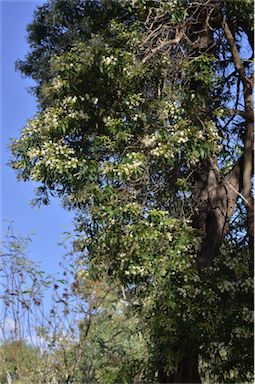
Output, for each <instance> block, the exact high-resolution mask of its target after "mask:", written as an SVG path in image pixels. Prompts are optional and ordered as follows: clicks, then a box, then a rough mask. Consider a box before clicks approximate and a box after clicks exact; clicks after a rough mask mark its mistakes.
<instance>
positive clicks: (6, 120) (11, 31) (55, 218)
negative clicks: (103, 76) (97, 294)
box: [0, 0, 73, 273]
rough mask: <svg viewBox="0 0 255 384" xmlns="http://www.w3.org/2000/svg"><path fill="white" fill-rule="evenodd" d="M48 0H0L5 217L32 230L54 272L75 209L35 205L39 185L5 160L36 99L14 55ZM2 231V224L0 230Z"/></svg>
mask: <svg viewBox="0 0 255 384" xmlns="http://www.w3.org/2000/svg"><path fill="white" fill-rule="evenodd" d="M43 3H44V1H12V0H6V1H3V0H0V5H1V165H2V166H1V222H2V223H3V222H4V221H5V220H7V221H13V222H14V224H13V228H14V231H15V233H20V234H22V235H30V234H32V233H35V234H34V235H33V236H32V239H33V241H32V244H31V247H30V251H31V253H30V256H31V257H32V258H33V259H34V260H36V261H41V263H42V268H43V269H44V270H45V271H46V272H47V273H56V272H57V271H58V270H59V267H58V263H59V261H60V258H61V255H62V254H63V252H64V251H63V249H61V247H58V246H57V243H58V242H59V241H61V239H62V236H61V234H62V233H63V232H64V231H68V230H71V229H72V218H73V215H72V214H71V213H70V212H67V211H65V210H64V209H63V208H62V207H61V206H60V203H59V201H58V200H54V201H52V202H51V204H50V205H49V206H44V207H41V208H40V209H37V208H32V207H31V206H30V205H29V201H31V200H32V198H33V196H34V194H33V190H34V187H35V185H34V184H33V183H32V182H26V183H24V182H18V181H17V179H16V175H15V173H14V171H13V170H12V169H11V168H10V167H8V166H7V162H8V159H9V158H10V153H9V152H8V151H7V149H6V147H7V145H8V143H9V139H10V137H18V136H19V134H20V130H21V128H22V127H23V126H24V125H25V122H26V120H27V119H29V118H31V117H32V116H33V115H34V113H35V111H36V100H35V98H34V97H33V96H32V95H31V94H29V93H28V91H27V88H28V87H30V86H31V85H32V84H33V83H32V81H31V80H30V79H22V77H21V74H20V73H18V72H15V61H16V60H17V59H18V58H21V59H22V58H24V56H25V54H26V53H27V52H28V48H29V47H28V44H27V41H26V26H27V24H28V23H29V22H31V20H32V17H33V11H34V10H35V9H36V6H37V5H40V4H43ZM1 232H2V233H3V232H4V225H3V224H2V230H1Z"/></svg>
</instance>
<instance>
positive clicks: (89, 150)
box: [11, 0, 252, 382]
mask: <svg viewBox="0 0 255 384" xmlns="http://www.w3.org/2000/svg"><path fill="white" fill-rule="evenodd" d="M64 3H65V4H67V6H66V7H63V1H61V0H56V1H50V2H49V3H48V4H46V5H45V6H43V7H39V8H38V10H37V12H36V14H35V19H34V21H33V23H32V24H31V25H30V26H29V28H28V31H29V41H30V44H31V48H32V50H31V52H30V53H29V55H28V56H27V58H26V60H25V61H24V62H19V68H20V69H21V70H22V72H23V73H24V74H26V75H29V76H32V77H33V78H34V79H36V80H37V88H36V93H37V96H38V100H39V102H40V110H39V111H38V113H37V114H36V116H35V117H34V118H33V119H31V120H30V121H28V123H27V125H26V127H25V128H24V129H23V130H22V133H21V137H20V138H19V139H15V140H13V142H12V146H11V147H12V153H13V160H12V166H13V168H14V169H15V170H17V173H18V177H19V178H21V179H23V180H29V179H32V180H34V181H36V182H38V183H41V184H40V185H39V186H38V188H37V195H38V197H37V199H36V201H35V202H37V203H41V202H42V203H46V204H47V203H48V202H49V195H50V194H53V195H56V196H59V197H60V198H61V199H62V201H63V204H64V205H65V207H66V208H68V209H76V212H77V218H76V231H77V235H78V240H77V241H76V244H75V246H76V247H78V248H79V249H80V251H83V258H81V263H83V264H84V265H83V266H84V268H85V269H86V271H87V272H88V279H89V280H90V281H94V282H95V284H96V283H97V282H98V281H99V280H102V281H103V282H105V280H108V284H109V286H111V284H112V282H113V281H117V282H118V284H120V285H121V286H123V287H124V292H125V295H126V297H127V298H128V303H129V305H132V310H135V311H136V313H137V314H136V315H135V316H134V319H133V320H134V323H133V322H132V325H131V326H129V320H130V319H128V320H127V321H125V324H126V325H125V327H126V328H125V332H124V333H125V334H129V332H131V330H134V329H135V324H136V322H135V319H136V316H139V318H141V319H143V322H141V324H143V325H142V326H141V329H142V331H143V335H144V336H143V337H144V339H145V340H148V338H149V340H150V343H149V353H148V361H147V362H146V364H147V365H146V367H147V369H146V370H144V371H142V376H141V378H140V379H139V380H143V375H144V372H145V371H146V375H147V377H146V379H147V380H150V379H151V380H155V379H156V378H157V377H158V380H160V381H161V380H163V379H162V378H161V377H160V376H162V372H160V370H162V368H160V366H159V365H161V366H162V365H163V369H164V374H167V375H168V377H170V376H171V375H172V374H173V373H174V371H175V369H176V367H177V366H178V362H179V361H181V360H182V358H184V356H185V358H186V356H188V357H190V355H192V354H196V353H199V355H200V357H201V361H202V362H201V369H200V370H201V375H204V376H207V375H209V380H215V381H217V380H219V381H226V380H227V381H228V382H242V381H249V380H250V375H251V373H250V372H251V369H252V368H251V366H252V362H251V357H250V356H251V349H252V347H251V346H250V345H251V344H250V340H251V329H250V320H249V319H248V318H249V316H250V311H251V307H252V305H251V299H250V298H251V296H252V292H251V288H252V285H251V267H250V261H249V256H248V255H249V253H248V246H247V244H248V238H247V228H246V219H245V217H244V216H243V214H240V217H239V219H238V227H239V231H236V230H235V223H234V221H235V220H234V219H233V220H230V216H231V214H232V213H231V214H229V217H227V216H226V218H225V222H228V224H227V229H228V230H225V232H224V233H223V232H222V234H221V235H220V237H221V240H220V244H222V238H223V236H224V235H225V234H226V233H227V232H228V234H227V236H226V237H225V241H224V242H223V245H222V247H221V250H220V251H219V252H218V256H217V258H215V260H214V261H213V264H212V266H211V267H209V268H208V269H206V270H203V271H202V272H201V271H200V270H198V269H197V268H196V259H197V257H198V255H199V252H200V246H201V243H202V244H203V241H204V240H205V239H206V231H210V228H209V229H208V225H207V224H206V222H205V220H204V218H203V216H202V215H200V216H199V221H200V225H195V220H194V216H195V215H196V212H198V211H199V209H200V206H199V205H198V204H196V203H197V202H196V201H195V202H194V196H195V192H196V190H195V188H196V187H197V185H198V184H199V182H198V181H197V180H198V179H199V178H198V176H200V177H203V172H202V170H205V169H206V170H208V169H209V171H208V174H209V175H210V174H211V173H212V172H211V168H210V167H212V165H211V164H214V167H216V168H217V172H218V175H219V179H220V182H219V184H220V183H221V184H220V185H223V184H224V183H223V180H225V179H226V178H227V176H228V175H229V172H228V170H229V168H230V169H231V170H233V169H235V168H234V167H233V165H235V164H236V161H237V160H240V154H242V153H244V157H245V159H246V145H247V144H246V141H245V137H246V136H245V132H246V129H247V128H246V127H247V121H248V120H247V117H245V116H246V115H245V113H246V112H247V111H239V110H238V108H239V105H240V103H241V102H245V103H246V99H245V97H246V96H245V95H246V94H247V92H246V91H247V89H248V88H247V89H246V88H245V84H246V83H247V84H248V82H249V79H250V75H251V72H252V67H251V64H250V62H249V58H248V57H246V56H245V57H242V59H243V63H245V64H243V66H244V67H243V68H242V67H241V70H240V69H239V68H240V67H236V68H235V62H234V59H233V55H232V53H231V52H233V49H232V51H231V47H230V48H229V41H232V40H229V39H228V36H229V34H226V28H227V27H226V24H224V23H226V20H227V21H228V23H229V26H230V33H231V34H233V35H234V39H235V40H234V41H236V44H237V47H238V48H239V46H240V45H241V39H242V38H244V36H246V37H247V39H248V40H249V41H250V37H251V34H250V32H251V22H250V15H249V16H247V10H248V9H250V7H251V4H252V3H251V2H250V1H242V2H238V3H235V4H232V3H230V2H217V1H216V2H213V1H209V2H204V1H198V2H193V1H191V2H189V1H187V2H186V1H184V2H175V1H173V2H169V1H160V2H156V1H149V2H144V1H143V2H136V1H133V2H129V1H123V2H121V1H106V0H105V1H100V2H90V1H87V2H80V1H78V0H77V1H68V2H64ZM239 16H240V20H238V17H239ZM190 20H193V21H194V22H193V23H192V22H191V21H190ZM203 23H204V24H203ZM210 23H213V24H212V25H210ZM201 25H202V26H205V25H206V26H205V28H204V29H201V28H202V27H201ZM224 28H225V29H224ZM212 30H213V31H214V32H213V33H211V32H208V31H212ZM205 31H207V34H206V33H204V32H205ZM199 34H200V35H199ZM198 35H199V37H197V36H198ZM168 40H169V41H170V42H169V41H168ZM251 48H252V47H251ZM248 54H249V52H248ZM231 55H232V56H231ZM152 59H153V60H152ZM240 71H241V72H240ZM240 81H243V83H242V84H243V85H242V86H241V85H240ZM240 89H241V92H239V91H240ZM244 89H246V90H245V92H242V91H243V90H244ZM233 93H235V102H234V103H233V101H232V99H233ZM240 95H241V96H240ZM246 105H247V103H246ZM230 114H233V116H232V117H229V115H230ZM244 117H245V119H246V121H244ZM215 159H218V163H217V161H216V160H215ZM208 164H209V165H208ZM214 171H215V170H214ZM210 172H211V173H210ZM200 173H201V175H200ZM215 174H216V171H215ZM245 181H246V180H243V183H244V184H245ZM200 184H201V181H200ZM239 184H240V185H241V184H242V183H241V182H240V183H239ZM239 184H238V185H239ZM206 185H207V184H206ZM217 185H218V184H217ZM224 186H225V184H224ZM230 186H231V184H230ZM237 188H239V187H237ZM211 189H213V188H211ZM232 189H234V193H235V201H236V199H237V195H238V193H239V192H238V191H237V192H236V191H235V188H232ZM208 190H210V183H209V182H208ZM200 192H201V191H200ZM232 193H233V192H232ZM199 198H200V203H201V199H202V203H201V205H202V206H204V205H205V201H207V198H204V200H203V196H202V193H200V196H199ZM208 201H209V200H208ZM209 202H210V201H209ZM234 204H236V203H234ZM244 206H246V208H247V210H248V214H249V207H250V205H249V204H248V205H247V199H246V197H245V196H244V199H243V201H241V202H239V203H238V204H237V205H236V211H237V214H238V213H242V211H243V207H244ZM210 209H211V211H212V208H211V207H210ZM214 209H215V211H216V208H214ZM231 209H234V206H233V207H232V208H231ZM211 211H210V212H211ZM231 212H232V211H231ZM210 215H212V216H213V214H212V212H211V213H210ZM210 217H211V216H209V218H210ZM203 220H204V222H203ZM229 221H230V226H229ZM203 223H204V224H203ZM224 226H225V228H226V224H224ZM241 234H244V236H243V241H240V239H241V238H242V235H241ZM106 276H107V279H106ZM81 280H83V279H81ZM85 280H86V279H85ZM104 289H105V288H104ZM246 291H247V292H246ZM244 292H246V293H247V299H246V296H245V298H244ZM246 300H247V301H246ZM117 301H118V303H120V301H119V300H117ZM226 303H228V305H226ZM237 303H240V304H239V306H238V305H237ZM107 305H110V304H109V303H108V304H107ZM110 307H111V305H110ZM124 307H125V306H124ZM201 308H202V310H201ZM109 311H110V312H111V311H112V310H110V309H109V307H107V309H106V308H105V309H104V310H103V311H102V313H101V312H100V311H99V314H98V315H97V317H96V318H97V320H96V326H95V329H98V334H99V335H100V334H101V332H102V328H101V326H102V322H103V323H104V321H103V319H105V317H107V316H108V315H109ZM123 311H124V313H125V310H124V308H123ZM111 316H113V315H111ZM118 316H119V317H118V318H117V320H116V321H117V323H118V326H117V324H116V323H115V320H113V322H112V324H111V323H109V326H108V328H107V331H106V334H104V337H103V336H102V339H100V340H101V344H102V345H103V344H104V343H105V341H104V340H105V339H104V338H105V337H106V339H107V335H108V336H109V337H110V335H112V332H113V328H114V327H119V322H120V323H121V318H122V316H124V315H123V314H119V315H118ZM216 317H217V321H216ZM97 327H98V328H97ZM130 327H131V328H130ZM146 328H148V329H146ZM223 330H224V332H223ZM120 332H122V330H120ZM222 332H223V333H222ZM92 334H93V335H94V336H93V338H92V339H91V344H90V348H91V354H92V355H93V354H94V353H95V354H96V355H97V357H98V354H99V356H100V357H98V361H97V364H98V366H97V367H98V368H97V369H98V371H97V373H96V374H95V377H98V378H100V379H98V380H103V381H104V380H106V381H108V382H117V380H122V381H123V382H125V380H126V381H127V382H128V381H129V382H130V381H131V380H135V377H136V375H137V374H138V372H137V370H136V368H131V367H137V365H138V364H140V363H138V362H140V361H141V357H139V358H138V361H132V363H131V364H130V362H129V356H130V354H131V352H130V351H131V349H132V348H134V350H136V346H137V343H138V341H137V339H135V340H134V344H132V348H131V347H129V346H126V345H125V343H124V344H122V345H121V348H120V350H119V352H118V353H117V356H116V355H114V358H113V359H111V364H110V366H107V367H106V368H103V366H104V359H105V358H106V359H107V361H109V360H108V357H106V356H108V353H109V354H111V349H112V348H113V349H114V348H115V347H117V346H118V344H119V343H120V341H119V339H118V338H117V339H115V341H114V342H113V344H110V346H109V350H108V351H106V352H104V353H106V354H103V356H102V357H101V355H100V353H101V352H100V351H101V350H100V342H97V336H96V333H95V334H94V333H93V332H92ZM120 334H121V333H120ZM100 337H101V336H100ZM102 340H103V341H102ZM241 341H242V343H243V344H242V347H240V342H241ZM114 343H116V345H115V344H114ZM98 348H99V349H98ZM129 348H130V349H129ZM122 355H123V356H124V357H121V356H122ZM138 355H139V356H141V355H140V352H139V353H138ZM115 358H116V361H115V362H116V366H115V365H114V359H115ZM83 361H85V362H86V361H87V360H86V355H85V356H84V360H83ZM162 362H163V364H162ZM84 364H85V363H84ZM86 364H87V362H86ZM93 369H96V368H95V367H93ZM133 369H134V370H133ZM177 370H178V369H177ZM109 372H111V378H110V377H109ZM140 373H141V372H140ZM120 374H121V375H123V376H122V377H121V378H120V376H119V375H120ZM130 375H131V376H132V377H131V376H130ZM162 377H163V376H162ZM99 382H100V381H99Z"/></svg>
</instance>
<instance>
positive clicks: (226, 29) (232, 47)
mask: <svg viewBox="0 0 255 384" xmlns="http://www.w3.org/2000/svg"><path fill="white" fill-rule="evenodd" d="M222 26H223V29H224V32H225V36H226V38H227V41H228V43H229V45H230V50H231V53H232V57H233V60H234V64H235V67H236V69H237V71H238V73H239V75H240V77H241V79H242V82H243V85H244V87H247V85H248V84H250V85H252V86H253V83H252V82H251V80H250V79H249V78H248V77H247V76H246V74H245V71H244V67H243V62H242V60H241V58H240V55H239V52H238V49H237V46H236V42H235V39H234V37H233V35H232V32H231V31H230V29H229V26H228V23H227V21H226V17H224V19H223V23H222Z"/></svg>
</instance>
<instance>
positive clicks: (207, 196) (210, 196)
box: [193, 157, 243, 268]
mask: <svg viewBox="0 0 255 384" xmlns="http://www.w3.org/2000/svg"><path fill="white" fill-rule="evenodd" d="M242 164H243V157H242V158H241V159H240V160H239V161H238V162H237V163H236V164H235V166H234V167H233V168H232V170H231V171H230V172H229V173H228V175H226V176H225V177H223V176H222V175H221V173H220V170H219V169H218V167H217V162H216V160H215V159H211V160H210V162H208V163H205V164H203V165H202V166H201V168H202V171H201V169H200V170H199V172H197V177H196V184H195V188H194V197H193V199H194V205H195V206H196V208H195V213H194V219H193V224H194V227H195V228H199V229H201V230H202V231H203V232H204V238H203V240H202V244H201V251H200V253H199V255H198V257H197V266H198V268H205V267H208V266H209V265H210V264H211V262H212V260H213V258H214V257H215V255H217V253H218V251H219V249H220V246H221V244H222V240H223V237H224V235H225V234H226V233H227V231H228V227H229V221H230V218H231V216H232V214H233V211H234V208H235V206H236V200H237V198H238V196H239V195H240V190H241V188H242V177H241V174H242Z"/></svg>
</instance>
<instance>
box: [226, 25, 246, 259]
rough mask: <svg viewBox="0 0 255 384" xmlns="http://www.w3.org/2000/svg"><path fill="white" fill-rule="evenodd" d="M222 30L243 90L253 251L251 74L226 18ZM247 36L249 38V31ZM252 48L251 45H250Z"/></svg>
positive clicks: (244, 177)
mask: <svg viewBox="0 0 255 384" xmlns="http://www.w3.org/2000/svg"><path fill="white" fill-rule="evenodd" d="M223 30H224V32H225V36H226V38H227V41H228V43H229V46H230V50H231V54H232V58H233V62H234V65H235V68H236V70H237V72H238V73H239V76H240V79H241V81H242V84H243V90H244V105H245V111H244V113H245V114H244V117H245V120H246V123H245V127H246V134H245V139H244V161H243V180H242V182H243V198H244V204H245V207H246V212H247V232H248V236H249V246H250V251H251V254H252V256H253V253H254V198H253V195H252V177H253V145H254V131H253V129H254V111H253V102H252V91H253V75H254V74H252V75H251V76H250V77H248V76H247V75H246V73H245V70H244V66H243V62H242V60H241V57H240V54H239V52H238V49H237V45H236V42H235V39H234V36H233V35H232V32H231V30H230V28H229V26H228V23H227V22H226V20H225V19H224V20H223ZM246 33H247V36H248V38H249V41H251V39H250V35H251V33H249V34H248V32H246ZM251 48H252V49H253V45H251Z"/></svg>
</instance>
